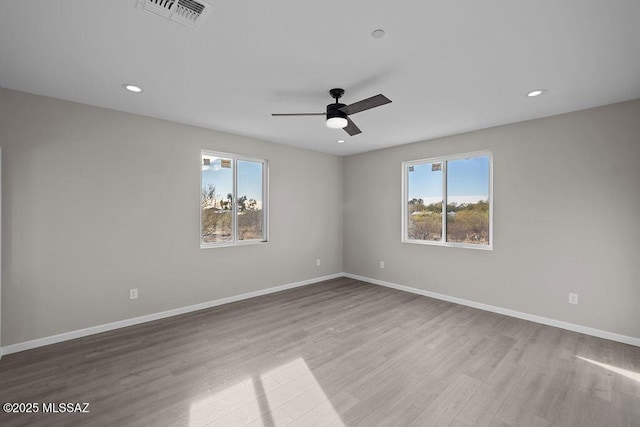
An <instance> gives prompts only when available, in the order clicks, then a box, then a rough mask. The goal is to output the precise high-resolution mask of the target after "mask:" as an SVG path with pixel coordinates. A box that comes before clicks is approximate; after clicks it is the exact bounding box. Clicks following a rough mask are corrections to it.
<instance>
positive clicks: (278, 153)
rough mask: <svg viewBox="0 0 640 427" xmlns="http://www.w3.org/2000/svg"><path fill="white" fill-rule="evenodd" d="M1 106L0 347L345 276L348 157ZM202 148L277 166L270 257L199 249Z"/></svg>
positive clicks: (99, 115) (55, 109) (138, 122)
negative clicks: (133, 292) (132, 295)
mask: <svg viewBox="0 0 640 427" xmlns="http://www.w3.org/2000/svg"><path fill="white" fill-rule="evenodd" d="M1 94H2V98H1V99H2V101H1V102H2V105H1V108H2V116H1V117H0V120H1V121H0V129H2V132H3V135H4V140H2V141H0V145H1V146H2V162H3V168H2V174H3V182H2V186H3V192H2V198H3V203H2V206H3V218H2V220H3V230H2V231H3V232H2V235H3V248H2V249H3V250H2V253H3V254H4V260H3V272H2V276H3V277H2V320H3V321H2V328H3V329H2V345H4V346H6V345H10V344H14V343H19V342H23V341H27V340H32V339H36V338H41V337H47V336H51V335H54V334H58V333H63V332H68V331H73V330H77V329H80V328H86V327H90V326H94V325H100V324H104V323H108V322H113V321H118V320H123V319H128V318H132V317H136V316H141V315H145V314H149V313H155V312H159V311H163V310H168V309H172V308H178V307H183V306H188V305H191V304H196V303H202V302H206V301H210V300H215V299H219V298H223V297H228V296H234V295H239V294H243V293H246V292H251V291H256V290H261V289H265V288H269V287H273V286H278V285H284V284H289V283H293V282H297V281H302V280H306V279H312V278H315V277H321V276H324V275H328V274H333V273H339V272H341V271H342V259H343V256H342V209H341V206H342V199H343V197H342V188H343V183H342V171H343V169H342V159H341V158H339V157H335V156H330V155H325V154H320V153H317V152H312V151H306V150H301V149H296V148H292V147H287V146H284V145H278V144H272V143H268V142H264V141H258V140H254V139H250V138H245V137H240V136H235V135H229V134H224V133H220V132H214V131H211V130H206V129H201V128H196V127H190V126H185V125H179V124H175V123H171V122H167V121H162V120H155V119H151V118H147V117H141V116H135V115H131V114H126V113H121V112H117V111H112V110H106V109H101V108H95V107H90V106H86V105H81V104H76V103H71V102H66V101H61V100H56V99H52V98H46V97H41V96H36V95H29V94H25V93H21V92H15V91H10V90H1ZM201 149H210V150H219V151H225V152H232V153H237V154H244V155H249V156H253V157H260V158H266V159H268V160H269V167H270V184H271V185H270V201H271V204H270V231H271V233H270V237H271V240H270V242H269V243H268V244H266V245H251V246H243V247H226V248H216V249H200V247H199V186H200V150H201ZM322 206H325V207H327V206H329V207H331V208H323V207H322ZM316 258H320V259H321V260H322V266H321V267H316ZM133 287H137V288H138V289H139V292H140V297H139V299H138V300H134V301H130V300H129V288H133Z"/></svg>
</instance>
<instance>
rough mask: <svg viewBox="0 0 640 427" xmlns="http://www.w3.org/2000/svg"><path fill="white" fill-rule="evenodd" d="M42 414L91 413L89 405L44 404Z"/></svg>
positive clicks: (85, 403) (84, 403)
mask: <svg viewBox="0 0 640 427" xmlns="http://www.w3.org/2000/svg"><path fill="white" fill-rule="evenodd" d="M42 412H47V413H51V414H64V413H74V412H80V413H89V403H87V402H83V403H54V402H50V403H43V404H42Z"/></svg>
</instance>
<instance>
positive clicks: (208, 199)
mask: <svg viewBox="0 0 640 427" xmlns="http://www.w3.org/2000/svg"><path fill="white" fill-rule="evenodd" d="M232 202H233V161H232V159H228V158H223V157H216V156H213V155H209V154H205V153H203V154H202V189H201V191H200V209H201V212H200V215H201V221H202V230H201V239H202V243H221V242H231V241H233V236H232V234H233V225H232V223H231V219H232V215H233V213H232V212H233V204H232Z"/></svg>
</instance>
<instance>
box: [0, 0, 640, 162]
mask: <svg viewBox="0 0 640 427" xmlns="http://www.w3.org/2000/svg"><path fill="white" fill-rule="evenodd" d="M205 2H207V3H209V4H211V5H212V10H211V13H210V14H209V15H208V16H207V17H206V19H205V20H204V21H203V22H202V24H201V26H200V28H199V29H198V30H197V31H194V30H191V29H189V28H186V27H183V26H181V25H178V24H175V23H170V22H168V21H166V20H163V19H162V18H160V17H157V16H155V15H152V14H150V13H148V12H145V11H142V10H140V9H137V8H136V0H118V1H104V0H50V1H42V0H3V1H2V3H1V4H0V86H1V87H4V88H8V89H16V90H21V91H26V92H31V93H36V94H41V95H47V96H52V97H56V98H61V99H67V100H72V101H77V102H81V103H85V104H90V105H97V106H101V107H107V108H112V109H116V110H121V111H127V112H131V113H137V114H143V115H147V116H152V117H158V118H162V119H168V120H172V121H176V122H181V123H187V124H193V125H197V126H202V127H206V128H211V129H216V130H221V131H227V132H232V133H236V134H240V135H247V136H252V137H257V138H261V139H264V140H268V141H273V142H278V143H283V144H289V145H295V146H299V147H304V148H309V149H313V150H317V151H323V152H327V153H332V154H337V155H347V154H353V153H359V152H364V151H370V150H375V149H378V148H382V147H389V146H393V145H400V144H405V143H409V142H415V141H421V140H425V139H430V138H435V137H439V136H443V135H450V134H456V133H460V132H465V131H470V130H475V129H481V128H486V127H490V126H495V125H500V124H505V123H512V122H517V121H522V120H527V119H532V118H538V117H544V116H550V115H554V114H559V113H563V112H569V111H575V110H580V109H584V108H590V107H594V106H598V105H605V104H610V103H614V102H619V101H624V100H629V99H635V98H640V1H638V0H535V1H534V0H529V1H525V0H522V1H507V0H483V1H465V0H441V1H435V0H397V1H381V0H340V1H338V0H324V1H300V0H298V1H294V0H288V1H285V0H270V1H258V0H255V1H246V0H245V1H242V0H206V1H205ZM377 28H382V29H384V30H385V31H386V36H385V37H384V38H382V39H374V38H373V37H371V32H372V31H373V30H375V29H377ZM124 83H135V84H138V85H139V86H141V87H143V88H144V92H143V93H142V94H140V95H135V94H132V93H129V92H127V91H125V90H123V89H122V84H124ZM333 87H342V88H344V89H346V94H345V96H344V98H343V99H342V101H343V102H344V103H346V104H349V103H352V102H355V101H358V100H360V99H363V98H367V97H369V96H372V95H376V94H378V93H383V94H384V95H386V96H387V97H389V98H390V99H391V100H392V101H393V103H391V104H388V105H385V106H382V107H379V108H376V109H373V110H369V111H365V112H362V113H359V114H357V115H354V116H352V119H353V120H354V122H356V124H357V125H358V126H359V127H360V128H361V129H362V131H363V133H362V134H360V135H357V136H354V137H350V136H348V135H347V134H346V133H345V132H344V131H342V130H335V129H328V128H326V127H325V125H324V119H323V117H303V118H298V117H271V115H270V113H272V112H322V111H324V108H325V106H326V104H328V103H330V102H332V100H331V99H330V97H329V95H328V90H329V89H331V88H333ZM537 88H545V89H547V90H548V91H547V93H545V94H544V95H543V96H540V97H538V98H533V99H529V98H527V97H526V93H527V92H528V91H530V90H533V89H537ZM338 139H344V140H345V141H346V142H345V143H344V144H338V143H336V141H337V140H338Z"/></svg>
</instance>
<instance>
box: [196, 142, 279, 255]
mask: <svg viewBox="0 0 640 427" xmlns="http://www.w3.org/2000/svg"><path fill="white" fill-rule="evenodd" d="M200 165H201V168H202V173H201V181H200V246H201V247H203V248H209V247H216V246H229V245H235V244H244V243H259V242H266V241H267V229H268V227H267V199H268V198H267V187H268V186H267V176H268V175H267V161H266V160H259V159H249V158H245V157H241V156H236V155H233V154H224V153H216V152H212V151H204V150H203V151H202V153H201V161H200Z"/></svg>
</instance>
